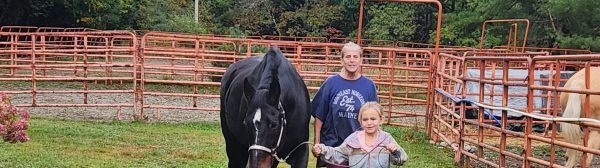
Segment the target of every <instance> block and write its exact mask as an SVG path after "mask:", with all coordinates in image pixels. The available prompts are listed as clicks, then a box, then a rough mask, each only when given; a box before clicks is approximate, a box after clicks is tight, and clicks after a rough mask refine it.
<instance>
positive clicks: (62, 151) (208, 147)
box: [0, 118, 456, 167]
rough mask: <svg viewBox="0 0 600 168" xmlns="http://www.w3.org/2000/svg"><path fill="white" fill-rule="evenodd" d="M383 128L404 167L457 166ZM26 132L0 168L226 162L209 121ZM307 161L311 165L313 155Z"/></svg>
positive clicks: (8, 148) (43, 123)
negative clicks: (402, 155) (25, 137)
mask: <svg viewBox="0 0 600 168" xmlns="http://www.w3.org/2000/svg"><path fill="white" fill-rule="evenodd" d="M311 128H312V127H311ZM384 129H385V130H386V131H389V132H391V133H392V135H394V137H395V138H396V140H397V141H398V142H399V143H400V144H401V146H402V147H403V148H404V149H405V150H406V152H407V153H408V155H409V157H410V159H409V161H408V162H407V163H406V164H405V166H404V167H456V166H454V163H453V161H452V155H451V153H450V152H448V151H446V150H443V149H439V148H437V147H435V146H431V145H429V144H428V143H427V139H428V138H427V137H426V135H425V134H424V133H423V132H420V131H414V130H412V129H405V128H397V127H389V126H386V127H384ZM28 134H29V135H30V138H31V140H30V141H29V142H26V143H19V144H9V143H0V151H1V152H0V167H225V166H226V162H227V161H226V160H227V158H226V155H225V152H224V151H225V147H224V140H223V138H222V135H221V129H220V127H219V124H218V123H214V122H202V123H186V124H163V123H142V122H92V121H71V120H59V119H45V118H33V119H31V128H30V129H29V130H28ZM311 136H312V135H311ZM311 139H312V138H311ZM309 165H310V167H313V166H314V157H312V156H310V164H309ZM280 167H289V166H287V165H286V164H284V165H281V166H280Z"/></svg>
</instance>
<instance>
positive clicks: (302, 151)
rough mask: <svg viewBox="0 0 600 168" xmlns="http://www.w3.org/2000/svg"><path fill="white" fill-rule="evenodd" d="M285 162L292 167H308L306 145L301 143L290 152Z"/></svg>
mask: <svg viewBox="0 0 600 168" xmlns="http://www.w3.org/2000/svg"><path fill="white" fill-rule="evenodd" d="M287 163H288V164H290V165H292V168H306V167H308V147H307V145H306V144H305V145H302V146H300V147H298V149H296V151H294V153H292V156H290V159H288V160H287Z"/></svg>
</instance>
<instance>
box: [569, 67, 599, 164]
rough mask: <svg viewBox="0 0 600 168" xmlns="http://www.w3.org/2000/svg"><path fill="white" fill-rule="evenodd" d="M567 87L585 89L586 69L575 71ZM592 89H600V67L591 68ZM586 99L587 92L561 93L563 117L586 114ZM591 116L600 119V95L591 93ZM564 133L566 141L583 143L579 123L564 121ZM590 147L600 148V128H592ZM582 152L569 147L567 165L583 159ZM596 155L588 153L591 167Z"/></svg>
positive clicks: (588, 161)
mask: <svg viewBox="0 0 600 168" xmlns="http://www.w3.org/2000/svg"><path fill="white" fill-rule="evenodd" d="M564 87H566V88H570V89H585V69H583V70H580V71H579V72H577V73H575V75H573V76H572V77H571V78H570V79H569V80H568V81H567V83H566V84H565V86H564ZM590 90H600V67H592V68H590ZM584 100H585V94H578V93H565V92H563V93H561V94H560V105H561V107H562V110H563V117H566V118H582V117H583V116H584V111H583V109H584V108H585V107H584V103H583V102H584ZM589 108H590V116H589V118H593V119H600V95H590V107H589ZM562 135H563V136H564V137H565V141H566V142H569V143H571V144H579V145H581V144H582V137H583V131H582V130H581V128H580V126H579V125H576V124H569V123H564V124H562ZM587 144H588V147H590V148H593V149H600V130H599V129H595V128H594V129H590V134H589V139H588V143H587ZM581 155H582V153H581V152H579V151H576V150H573V149H567V157H568V160H567V164H566V165H565V166H566V167H569V168H571V167H575V165H577V162H578V161H579V160H581V159H580V158H581ZM593 157H594V155H593V154H588V157H587V161H586V164H587V166H588V167H589V166H590V164H591V163H592V160H593Z"/></svg>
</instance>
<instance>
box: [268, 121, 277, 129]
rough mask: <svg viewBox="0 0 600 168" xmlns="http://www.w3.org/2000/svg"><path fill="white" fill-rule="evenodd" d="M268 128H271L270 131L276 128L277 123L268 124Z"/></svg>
mask: <svg viewBox="0 0 600 168" xmlns="http://www.w3.org/2000/svg"><path fill="white" fill-rule="evenodd" d="M269 128H271V129H275V128H277V123H275V122H269Z"/></svg>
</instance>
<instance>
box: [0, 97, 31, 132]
mask: <svg viewBox="0 0 600 168" xmlns="http://www.w3.org/2000/svg"><path fill="white" fill-rule="evenodd" d="M0 99H1V102H0V135H1V136H2V137H3V139H4V141H5V142H10V143H17V142H27V141H29V137H28V136H27V133H26V132H25V130H27V128H29V113H28V112H27V111H24V110H20V109H17V108H16V107H15V106H13V105H11V104H10V99H9V97H8V96H7V95H6V94H4V93H0Z"/></svg>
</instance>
